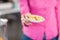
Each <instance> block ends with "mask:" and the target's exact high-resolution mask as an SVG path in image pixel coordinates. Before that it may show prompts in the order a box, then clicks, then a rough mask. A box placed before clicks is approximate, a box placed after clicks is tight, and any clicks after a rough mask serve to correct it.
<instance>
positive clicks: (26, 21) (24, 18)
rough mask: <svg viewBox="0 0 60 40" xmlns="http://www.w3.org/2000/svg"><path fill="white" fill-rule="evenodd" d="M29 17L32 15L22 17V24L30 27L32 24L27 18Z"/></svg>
mask: <svg viewBox="0 0 60 40" xmlns="http://www.w3.org/2000/svg"><path fill="white" fill-rule="evenodd" d="M27 15H30V13H27V14H25V15H22V22H23V23H24V24H25V25H27V26H28V25H30V24H31V23H30V21H29V20H28V19H27V18H26V17H27Z"/></svg>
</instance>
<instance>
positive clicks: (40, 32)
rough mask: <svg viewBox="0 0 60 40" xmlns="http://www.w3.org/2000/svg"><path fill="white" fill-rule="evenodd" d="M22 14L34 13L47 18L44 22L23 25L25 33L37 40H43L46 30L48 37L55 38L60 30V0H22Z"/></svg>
mask: <svg viewBox="0 0 60 40" xmlns="http://www.w3.org/2000/svg"><path fill="white" fill-rule="evenodd" d="M20 12H21V15H23V14H25V13H28V12H29V13H32V14H34V15H40V16H43V17H44V18H45V21H44V22H41V23H32V24H31V25H29V27H26V26H24V24H22V25H23V33H24V34H25V35H27V36H28V37H30V38H32V39H35V40H42V39H43V36H44V32H45V34H46V39H51V38H54V37H56V36H57V35H58V29H59V30H60V0H20Z"/></svg>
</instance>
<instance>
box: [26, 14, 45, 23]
mask: <svg viewBox="0 0 60 40" xmlns="http://www.w3.org/2000/svg"><path fill="white" fill-rule="evenodd" d="M34 16H38V15H34ZM40 17H41V20H39V21H36V20H31V19H29V18H27V17H26V18H27V19H28V20H29V21H31V22H36V23H38V22H44V21H45V18H44V17H42V16H40Z"/></svg>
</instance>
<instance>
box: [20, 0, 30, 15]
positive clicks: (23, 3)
mask: <svg viewBox="0 0 60 40" xmlns="http://www.w3.org/2000/svg"><path fill="white" fill-rule="evenodd" d="M19 2H20V12H21V14H25V13H29V11H30V10H29V4H28V0H19Z"/></svg>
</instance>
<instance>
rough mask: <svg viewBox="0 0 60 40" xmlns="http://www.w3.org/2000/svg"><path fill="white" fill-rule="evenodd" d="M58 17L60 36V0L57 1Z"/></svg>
mask: <svg viewBox="0 0 60 40" xmlns="http://www.w3.org/2000/svg"><path fill="white" fill-rule="evenodd" d="M56 17H57V23H58V30H59V31H58V32H59V37H60V0H58V1H57V5H56Z"/></svg>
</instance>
